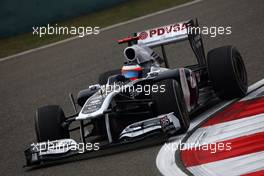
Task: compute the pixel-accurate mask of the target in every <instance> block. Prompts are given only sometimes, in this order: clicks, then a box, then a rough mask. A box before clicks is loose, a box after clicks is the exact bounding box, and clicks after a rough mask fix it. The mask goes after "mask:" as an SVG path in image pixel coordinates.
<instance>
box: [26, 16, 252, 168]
mask: <svg viewBox="0 0 264 176" xmlns="http://www.w3.org/2000/svg"><path fill="white" fill-rule="evenodd" d="M197 27H198V22H197V20H188V21H184V22H180V23H175V24H171V25H166V26H163V27H158V28H154V29H150V30H146V31H142V32H137V33H135V34H133V36H132V37H128V38H125V39H122V40H119V41H118V42H119V43H120V44H122V43H127V44H128V47H127V48H125V50H124V57H125V62H124V65H123V67H122V69H120V70H110V71H107V72H105V73H103V74H101V75H100V76H99V81H98V84H96V85H92V86H90V87H89V88H87V89H85V90H82V91H80V92H79V94H78V96H77V101H75V100H74V98H73V96H72V94H70V99H71V102H72V104H73V108H74V110H75V112H76V113H75V114H74V115H72V116H69V117H65V115H64V112H63V110H62V109H61V108H60V106H57V105H48V106H44V107H40V108H38V109H37V113H36V118H35V127H36V136H37V142H38V143H36V144H32V145H31V146H30V147H29V148H28V149H27V150H25V156H26V161H27V166H31V165H36V164H40V163H42V162H46V161H50V160H56V159H61V158H64V157H68V156H72V155H75V154H79V153H80V148H78V147H76V146H78V143H77V142H76V141H75V140H74V139H73V137H72V136H71V135H70V133H71V132H72V131H74V130H80V136H81V137H80V139H81V142H82V143H83V144H91V145H90V148H93V150H97V149H103V148H104V147H106V146H115V145H121V144H127V143H131V142H135V141H138V140H143V139H146V138H149V137H151V136H153V135H156V134H157V133H161V134H163V135H164V137H165V138H168V137H170V136H174V135H178V134H182V133H185V132H187V130H188V128H189V125H190V117H191V116H193V114H195V113H197V112H199V111H201V110H202V109H204V108H205V107H206V106H208V104H210V102H212V101H213V100H215V99H217V100H223V99H232V98H237V97H243V96H244V95H245V94H246V92H247V88H248V85H247V73H246V69H245V66H244V63H243V60H242V57H241V55H240V53H239V51H238V50H237V49H236V48H235V47H233V46H222V47H219V48H215V49H212V50H211V51H209V52H208V54H207V59H206V57H205V51H204V46H203V41H202V38H201V35H200V33H199V32H197V30H196V29H197ZM184 40H189V43H190V46H191V49H192V51H193V52H194V54H195V56H196V58H197V64H195V65H190V66H186V67H183V68H169V63H168V59H167V56H166V52H165V45H167V44H173V43H176V42H180V41H184ZM155 47H161V51H162V56H159V55H158V54H157V53H156V52H155V51H154V50H153V49H154V48H155ZM162 65H164V66H162ZM77 104H78V106H79V107H80V108H79V109H80V110H77V109H78V107H76V105H77ZM74 122H79V123H80V125H78V126H77V127H76V125H75V127H72V124H74ZM73 126H74V125H73ZM70 127H71V128H70ZM86 151H88V150H87V149H85V152H86Z"/></svg>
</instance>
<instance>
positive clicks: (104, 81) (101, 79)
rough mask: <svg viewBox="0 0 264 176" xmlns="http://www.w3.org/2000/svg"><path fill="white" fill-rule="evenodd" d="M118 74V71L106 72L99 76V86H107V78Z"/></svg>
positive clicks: (119, 72)
mask: <svg viewBox="0 0 264 176" xmlns="http://www.w3.org/2000/svg"><path fill="white" fill-rule="evenodd" d="M118 74H121V71H120V69H116V70H110V71H106V72H104V73H102V74H100V76H99V80H98V83H99V84H100V85H106V84H107V81H108V78H109V77H110V76H112V75H118Z"/></svg>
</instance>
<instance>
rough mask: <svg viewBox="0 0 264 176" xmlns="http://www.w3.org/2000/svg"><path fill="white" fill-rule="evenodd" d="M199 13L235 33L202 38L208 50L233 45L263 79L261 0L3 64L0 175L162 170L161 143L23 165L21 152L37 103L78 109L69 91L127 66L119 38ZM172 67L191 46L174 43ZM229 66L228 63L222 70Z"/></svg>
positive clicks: (160, 20) (213, 1) (207, 6)
mask: <svg viewBox="0 0 264 176" xmlns="http://www.w3.org/2000/svg"><path fill="white" fill-rule="evenodd" d="M194 17H198V19H199V20H200V25H201V26H202V25H206V26H232V34H231V35H228V36H218V37H216V38H211V37H209V36H204V44H205V49H206V52H207V51H208V50H210V49H212V48H215V47H218V46H222V45H228V44H232V45H235V46H237V48H238V49H239V50H240V51H241V53H242V55H243V57H244V60H245V63H246V67H247V70H248V76H249V82H250V84H251V83H253V82H256V81H257V80H260V79H261V78H263V77H264V58H263V55H264V49H263V45H264V30H263V29H264V21H263V17H264V2H263V0H251V1H248V0H225V1H223V0H204V1H202V2H199V3H197V4H193V5H191V6H188V7H183V8H180V9H176V10H173V11H170V12H167V13H163V14H160V15H157V16H154V17H150V18H147V19H144V20H140V21H137V22H134V23H131V24H127V25H124V26H120V27H117V28H113V29H110V30H107V31H104V32H102V33H101V34H100V35H98V36H88V37H85V38H82V39H77V40H73V41H70V42H66V43H63V44H59V45H56V46H53V47H50V48H46V49H43V50H40V51H36V52H32V53H29V54H26V55H23V56H19V57H17V58H14V59H10V60H6V61H4V62H1V63H0V98H1V101H0V108H1V109H0V117H1V125H0V134H1V138H0V140H1V142H0V144H1V145H0V148H1V150H0V151H1V157H0V167H1V169H0V175H73V174H76V175H105V174H107V175H115V176H117V175H160V173H159V171H158V170H157V169H156V165H155V159H156V155H157V153H158V151H159V148H160V146H152V147H147V148H143V149H138V150H133V151H129V152H123V153H119V154H114V155H109V156H104V157H99V158H93V159H89V160H82V161H77V162H71V163H67V164H64V165H58V166H53V167H46V168H42V169H36V170H32V171H25V169H23V168H22V165H23V164H24V156H23V150H24V149H25V147H26V146H28V145H29V144H30V143H32V142H33V141H34V140H35V133H34V121H33V117H34V112H35V109H36V108H37V107H38V106H41V105H45V104H60V105H61V106H62V107H63V109H64V110H65V112H66V114H70V113H72V108H71V105H70V102H69V100H68V93H69V92H73V93H74V94H75V95H76V94H77V92H78V91H79V90H81V89H84V88H87V86H88V85H89V84H93V83H96V80H97V77H98V76H97V75H98V74H99V73H101V72H103V71H105V70H108V69H111V68H118V67H120V66H121V64H122V61H123V58H122V49H123V48H124V46H118V45H117V44H116V42H115V41H116V40H117V39H119V38H122V37H124V36H127V35H128V34H129V33H131V32H135V31H140V30H143V29H146V28H151V27H156V26H160V25H165V24H169V23H173V22H175V21H182V20H186V19H188V18H194ZM169 52H170V53H169V54H168V56H169V57H170V62H171V63H172V64H173V65H187V64H190V63H193V59H190V58H193V54H192V53H191V50H190V48H189V47H188V45H187V44H177V45H175V46H173V47H171V48H169ZM223 69H224V68H223Z"/></svg>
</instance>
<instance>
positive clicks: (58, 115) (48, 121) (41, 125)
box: [35, 105, 70, 142]
mask: <svg viewBox="0 0 264 176" xmlns="http://www.w3.org/2000/svg"><path fill="white" fill-rule="evenodd" d="M64 121H65V115H64V112H63V111H62V109H61V108H60V106H58V105H48V106H43V107H40V108H38V109H37V112H36V118H35V129H36V135H37V141H38V142H45V141H48V140H50V141H52V140H58V139H65V138H69V137H70V133H69V131H68V129H67V128H66V127H63V126H62V123H63V122H64Z"/></svg>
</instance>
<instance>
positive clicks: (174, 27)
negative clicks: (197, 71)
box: [118, 19, 206, 66]
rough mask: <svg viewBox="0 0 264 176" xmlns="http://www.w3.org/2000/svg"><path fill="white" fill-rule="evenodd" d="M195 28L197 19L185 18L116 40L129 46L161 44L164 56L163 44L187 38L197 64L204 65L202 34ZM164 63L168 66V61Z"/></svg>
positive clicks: (154, 45)
mask: <svg viewBox="0 0 264 176" xmlns="http://www.w3.org/2000/svg"><path fill="white" fill-rule="evenodd" d="M197 28H199V25H198V20H197V19H196V20H195V21H194V20H187V21H183V22H179V23H173V24H169V25H165V26H161V27H157V28H152V29H148V30H145V31H140V32H136V33H134V34H133V36H132V37H127V38H124V39H121V40H118V43H119V44H122V43H128V45H129V46H131V45H136V44H139V45H145V46H148V47H150V48H154V47H157V46H161V48H162V53H163V57H164V58H166V53H165V48H164V45H167V44H171V43H177V42H180V41H184V40H189V42H190V45H191V48H192V50H193V52H194V54H195V56H196V58H197V60H198V64H199V65H200V66H201V65H206V59H205V53H204V46H203V41H202V36H201V34H200V30H197ZM166 60H167V59H166ZM166 65H167V66H168V63H166Z"/></svg>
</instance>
